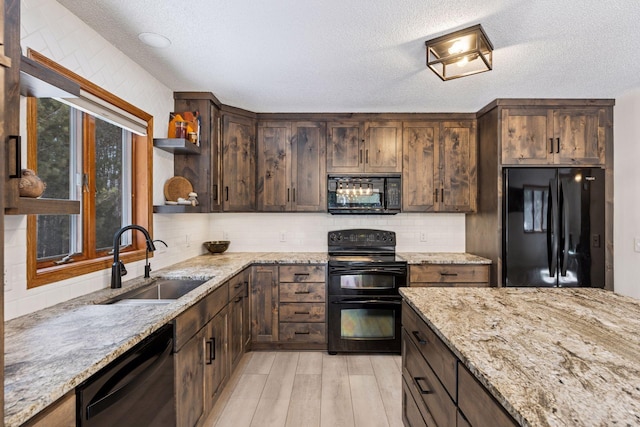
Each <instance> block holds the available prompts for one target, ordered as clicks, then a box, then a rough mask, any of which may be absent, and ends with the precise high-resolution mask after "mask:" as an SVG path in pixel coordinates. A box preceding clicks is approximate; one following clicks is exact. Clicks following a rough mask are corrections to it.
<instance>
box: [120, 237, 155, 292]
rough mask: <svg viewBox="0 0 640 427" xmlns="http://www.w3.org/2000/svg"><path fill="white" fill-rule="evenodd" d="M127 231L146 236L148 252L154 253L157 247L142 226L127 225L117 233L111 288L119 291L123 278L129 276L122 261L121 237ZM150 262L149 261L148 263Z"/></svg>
mask: <svg viewBox="0 0 640 427" xmlns="http://www.w3.org/2000/svg"><path fill="white" fill-rule="evenodd" d="M127 230H139V231H141V232H142V234H144V238H145V239H146V240H147V251H149V252H153V251H155V250H156V247H155V246H154V245H153V239H151V236H150V235H149V232H148V231H147V230H146V229H145V228H144V227H142V226H140V225H136V224H133V225H126V226H124V227H122V228H121V229H120V230H118V231H116V234H114V235H113V265H112V266H111V288H112V289H117V288H121V287H122V276H124V275H125V274H127V270H126V269H125V268H124V264H123V263H122V261H120V236H122V233H124V232H125V231H127ZM147 262H148V261H147Z"/></svg>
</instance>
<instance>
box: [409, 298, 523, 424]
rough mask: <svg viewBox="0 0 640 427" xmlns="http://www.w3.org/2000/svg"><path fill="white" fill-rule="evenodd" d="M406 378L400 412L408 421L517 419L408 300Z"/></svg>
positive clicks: (502, 421)
mask: <svg viewBox="0 0 640 427" xmlns="http://www.w3.org/2000/svg"><path fill="white" fill-rule="evenodd" d="M402 381H403V389H402V395H403V396H402V402H403V405H402V406H403V409H402V412H403V414H402V417H403V420H405V423H406V424H407V425H409V426H412V427H413V426H424V425H428V426H430V425H447V426H455V425H459V426H464V425H470V426H474V427H479V426H500V427H507V426H508V427H511V426H516V425H518V424H517V423H516V422H515V420H513V418H512V417H511V416H510V415H509V414H508V413H507V412H506V411H505V410H504V408H503V407H502V406H501V405H500V404H499V403H498V402H497V401H496V400H495V399H493V397H492V396H491V395H490V394H489V393H488V391H487V390H486V389H485V388H484V386H482V385H481V384H480V383H479V382H478V381H477V380H476V379H475V378H474V377H473V375H471V373H470V372H469V371H468V370H467V368H466V367H465V366H464V365H463V364H462V363H461V362H460V361H459V360H458V359H457V357H456V356H455V355H454V354H453V353H452V352H451V350H449V348H448V347H447V346H446V344H444V342H443V341H442V340H441V339H440V338H439V337H438V336H437V335H436V333H435V332H434V331H433V330H432V329H431V328H430V327H429V326H428V325H427V323H426V322H424V321H423V320H422V319H421V318H420V316H419V315H418V314H417V313H416V312H415V311H414V310H413V308H412V307H411V306H409V305H408V304H407V303H406V302H403V306H402ZM458 421H459V422H458Z"/></svg>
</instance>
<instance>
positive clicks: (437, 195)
mask: <svg viewBox="0 0 640 427" xmlns="http://www.w3.org/2000/svg"><path fill="white" fill-rule="evenodd" d="M435 193H436V203H438V189H437V188H436V191H435Z"/></svg>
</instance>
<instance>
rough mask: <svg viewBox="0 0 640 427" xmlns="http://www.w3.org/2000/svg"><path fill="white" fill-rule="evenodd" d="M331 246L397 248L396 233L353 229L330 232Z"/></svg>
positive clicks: (329, 240) (329, 241)
mask: <svg viewBox="0 0 640 427" xmlns="http://www.w3.org/2000/svg"><path fill="white" fill-rule="evenodd" d="M328 243H329V246H353V247H371V246H395V244H396V233H395V232H393V231H386V230H369V229H352V230H338V231H330V232H329V235H328Z"/></svg>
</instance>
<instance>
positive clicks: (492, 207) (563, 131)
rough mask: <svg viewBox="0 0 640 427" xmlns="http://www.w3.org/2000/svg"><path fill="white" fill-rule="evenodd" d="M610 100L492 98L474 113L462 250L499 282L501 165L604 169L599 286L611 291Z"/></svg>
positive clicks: (501, 200) (502, 181)
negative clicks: (474, 145) (473, 175)
mask: <svg viewBox="0 0 640 427" xmlns="http://www.w3.org/2000/svg"><path fill="white" fill-rule="evenodd" d="M613 106H614V100H612V99H497V100H495V101H493V102H491V103H490V104H489V105H487V106H486V107H484V108H483V109H482V110H480V111H479V112H478V114H477V126H478V147H480V148H479V150H478V162H477V163H478V183H477V187H478V188H480V189H481V191H479V193H478V197H477V209H476V210H477V215H469V216H467V218H466V222H465V227H466V230H465V236H466V242H465V243H466V250H467V251H468V252H472V253H474V254H477V255H479V256H482V257H484V258H488V259H490V260H491V261H492V263H491V268H490V269H491V273H490V280H489V283H490V284H491V285H492V286H502V285H503V277H502V252H503V248H502V245H503V238H502V231H503V221H502V219H503V216H502V215H503V214H502V207H503V204H504V199H503V193H504V184H505V183H504V170H505V168H509V167H518V166H542V167H548V166H590V167H600V168H604V169H605V196H604V197H605V224H606V225H605V227H606V228H605V235H604V242H603V243H602V246H603V247H604V248H605V269H606V271H605V289H609V290H613Z"/></svg>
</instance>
